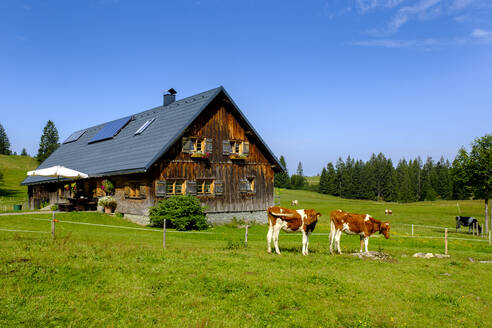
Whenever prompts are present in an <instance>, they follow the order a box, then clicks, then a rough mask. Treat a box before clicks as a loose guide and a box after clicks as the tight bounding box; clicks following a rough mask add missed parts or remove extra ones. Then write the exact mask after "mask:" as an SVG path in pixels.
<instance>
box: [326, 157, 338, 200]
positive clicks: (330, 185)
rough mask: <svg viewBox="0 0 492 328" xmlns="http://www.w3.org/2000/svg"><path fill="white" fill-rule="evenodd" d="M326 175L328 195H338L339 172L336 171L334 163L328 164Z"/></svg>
mask: <svg viewBox="0 0 492 328" xmlns="http://www.w3.org/2000/svg"><path fill="white" fill-rule="evenodd" d="M326 175H327V179H326V181H327V186H326V193H327V194H328V195H336V194H337V172H336V171H335V167H334V166H333V163H331V162H330V163H328V165H327V166H326Z"/></svg>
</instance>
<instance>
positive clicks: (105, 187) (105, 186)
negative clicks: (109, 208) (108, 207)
mask: <svg viewBox="0 0 492 328" xmlns="http://www.w3.org/2000/svg"><path fill="white" fill-rule="evenodd" d="M101 190H102V191H104V192H105V193H106V195H112V194H113V191H114V185H113V183H112V182H111V181H109V180H108V179H104V180H103V181H102V182H101Z"/></svg>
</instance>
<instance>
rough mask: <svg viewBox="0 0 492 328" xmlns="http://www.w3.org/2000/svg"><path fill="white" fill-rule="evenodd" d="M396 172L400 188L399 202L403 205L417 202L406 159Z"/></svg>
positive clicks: (400, 163) (401, 162)
mask: <svg viewBox="0 0 492 328" xmlns="http://www.w3.org/2000/svg"><path fill="white" fill-rule="evenodd" d="M396 172H397V177H398V186H399V195H398V201H400V202H402V203H409V202H412V201H415V199H414V195H413V192H412V186H411V181H410V173H409V170H408V163H407V161H406V160H405V159H402V160H400V161H399V162H398V166H397V167H396Z"/></svg>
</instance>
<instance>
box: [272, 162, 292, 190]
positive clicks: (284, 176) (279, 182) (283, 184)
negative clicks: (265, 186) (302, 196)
mask: <svg viewBox="0 0 492 328" xmlns="http://www.w3.org/2000/svg"><path fill="white" fill-rule="evenodd" d="M279 162H280V165H282V166H283V168H284V170H285V172H279V173H275V179H274V185H275V187H277V188H289V184H290V178H289V172H288V171H287V163H285V158H284V156H280V159H279Z"/></svg>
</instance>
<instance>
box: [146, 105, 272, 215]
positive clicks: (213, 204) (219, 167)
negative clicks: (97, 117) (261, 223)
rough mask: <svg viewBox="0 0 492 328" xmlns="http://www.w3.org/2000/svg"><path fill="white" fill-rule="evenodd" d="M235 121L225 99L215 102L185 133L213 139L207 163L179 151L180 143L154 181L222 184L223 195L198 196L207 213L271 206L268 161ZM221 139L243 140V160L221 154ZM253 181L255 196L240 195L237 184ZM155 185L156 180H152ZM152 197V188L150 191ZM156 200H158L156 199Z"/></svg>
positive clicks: (249, 194) (250, 135)
mask: <svg viewBox="0 0 492 328" xmlns="http://www.w3.org/2000/svg"><path fill="white" fill-rule="evenodd" d="M245 128H246V126H244V125H242V124H241V123H240V122H239V121H238V116H236V114H235V110H234V109H233V108H232V104H229V103H228V101H227V99H223V98H222V99H218V100H216V101H214V102H212V104H210V105H209V108H208V109H206V110H205V111H204V112H203V113H202V115H201V116H200V117H199V118H198V119H197V120H196V121H195V123H194V124H192V126H191V127H190V128H189V129H188V130H187V131H186V133H185V136H188V137H205V138H211V139H212V140H213V152H212V155H211V156H210V157H209V159H207V160H203V159H192V158H191V157H190V154H186V153H183V152H182V151H181V149H182V144H181V140H179V141H178V142H177V143H176V144H175V145H174V146H173V147H172V149H171V150H170V151H169V152H168V153H167V155H165V156H164V158H163V159H162V160H161V161H160V163H159V166H158V169H157V171H156V173H155V174H156V178H155V180H166V179H180V180H197V179H203V178H212V179H215V180H222V181H224V194H223V195H222V196H209V197H207V196H199V199H200V201H201V203H202V204H203V205H206V206H207V207H208V210H207V212H238V211H257V210H265V209H266V208H267V207H268V206H271V205H273V191H274V189H273V177H274V171H273V168H272V164H271V163H270V162H269V161H268V160H267V158H266V157H265V155H264V154H263V152H262V151H261V149H260V147H259V142H258V140H256V138H255V137H254V135H253V134H252V132H251V131H246V130H245ZM223 140H242V141H248V142H249V144H250V148H249V156H248V158H247V160H246V161H243V162H241V161H231V160H230V159H229V156H225V155H223V153H222V141H223ZM248 177H254V178H255V193H240V192H239V181H240V180H241V179H243V178H248ZM154 186H155V181H154ZM152 189H153V190H152V194H153V195H154V188H152ZM157 199H159V198H157Z"/></svg>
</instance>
